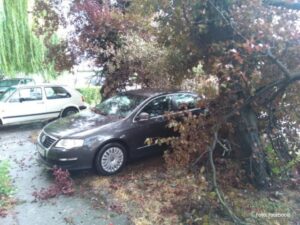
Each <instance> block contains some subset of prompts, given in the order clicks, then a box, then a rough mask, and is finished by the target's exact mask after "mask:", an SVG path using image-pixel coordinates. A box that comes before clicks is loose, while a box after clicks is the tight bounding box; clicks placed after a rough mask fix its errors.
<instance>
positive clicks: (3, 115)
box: [0, 84, 86, 125]
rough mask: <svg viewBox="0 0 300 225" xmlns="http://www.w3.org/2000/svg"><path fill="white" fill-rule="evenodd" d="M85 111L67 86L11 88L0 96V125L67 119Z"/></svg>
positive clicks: (75, 92) (78, 98) (80, 97)
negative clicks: (59, 118)
mask: <svg viewBox="0 0 300 225" xmlns="http://www.w3.org/2000/svg"><path fill="white" fill-rule="evenodd" d="M84 108H86V106H85V104H84V100H83V97H82V95H81V94H80V93H79V92H77V91H76V90H73V89H71V88H69V87H66V86H61V85H50V84H42V85H32V86H28V85H26V86H14V87H10V88H9V89H8V90H6V92H4V93H3V94H2V95H1V96H0V125H5V124H16V123H23V122H31V121H35V120H49V119H52V118H57V117H66V116H68V115H71V114H74V113H77V112H79V110H82V109H84Z"/></svg>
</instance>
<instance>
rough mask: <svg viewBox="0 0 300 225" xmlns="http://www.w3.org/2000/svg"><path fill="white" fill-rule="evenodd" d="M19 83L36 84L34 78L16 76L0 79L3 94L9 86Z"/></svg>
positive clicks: (0, 89) (0, 91) (0, 92)
mask: <svg viewBox="0 0 300 225" xmlns="http://www.w3.org/2000/svg"><path fill="white" fill-rule="evenodd" d="M18 85H35V81H34V79H32V78H14V79H4V80H0V94H3V93H4V92H5V91H6V90H7V89H8V88H10V87H12V86H18Z"/></svg>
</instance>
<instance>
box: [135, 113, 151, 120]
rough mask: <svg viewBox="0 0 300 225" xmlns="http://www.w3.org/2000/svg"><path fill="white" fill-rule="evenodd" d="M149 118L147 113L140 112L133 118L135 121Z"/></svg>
mask: <svg viewBox="0 0 300 225" xmlns="http://www.w3.org/2000/svg"><path fill="white" fill-rule="evenodd" d="M149 118H150V115H149V113H146V112H142V113H140V114H139V115H138V116H137V117H136V118H135V119H136V121H146V120H149Z"/></svg>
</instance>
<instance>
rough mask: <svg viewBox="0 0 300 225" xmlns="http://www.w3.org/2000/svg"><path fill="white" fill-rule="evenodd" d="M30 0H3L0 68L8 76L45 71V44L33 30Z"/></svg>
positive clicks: (0, 12) (0, 10) (0, 31)
mask: <svg viewBox="0 0 300 225" xmlns="http://www.w3.org/2000/svg"><path fill="white" fill-rule="evenodd" d="M29 3H32V1H29V0H1V1H0V46H1V47H0V70H1V71H2V72H3V73H4V74H5V75H9V76H14V75H16V74H17V73H25V74H29V73H42V72H44V71H46V70H49V67H50V68H51V64H45V52H46V49H45V47H44V44H43V43H42V42H41V41H40V40H39V39H38V38H37V37H36V36H35V35H34V34H33V32H32V29H31V23H30V16H29V13H28V12H29Z"/></svg>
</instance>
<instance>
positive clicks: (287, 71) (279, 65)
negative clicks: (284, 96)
mask: <svg viewBox="0 0 300 225" xmlns="http://www.w3.org/2000/svg"><path fill="white" fill-rule="evenodd" d="M267 55H268V57H269V58H270V59H271V60H272V61H273V62H274V63H275V64H276V65H277V66H278V67H279V69H280V70H281V71H282V72H283V74H284V76H285V77H286V78H290V77H291V73H290V71H289V70H288V68H287V67H286V66H285V65H283V63H282V62H280V61H279V60H278V59H277V58H276V57H275V56H274V55H273V54H272V52H271V50H270V49H268V51H267Z"/></svg>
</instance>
